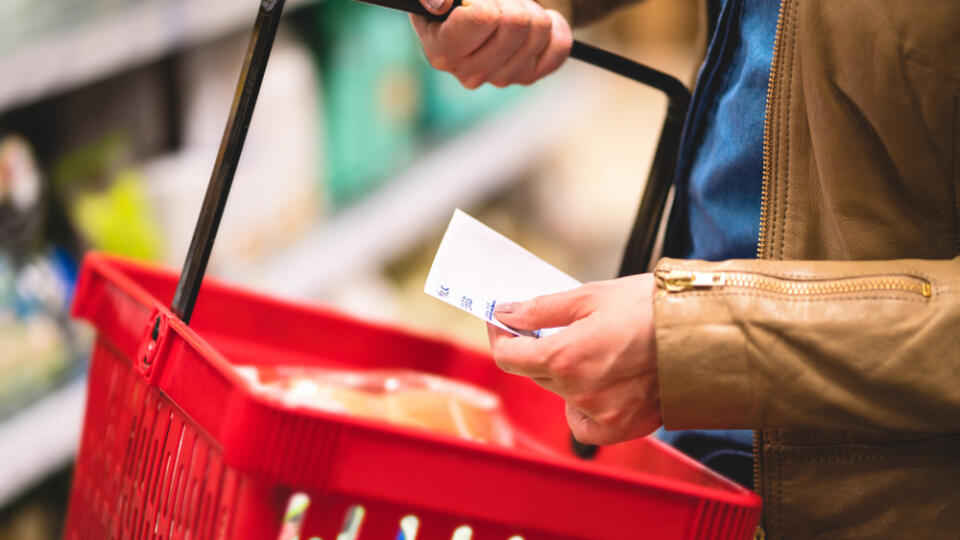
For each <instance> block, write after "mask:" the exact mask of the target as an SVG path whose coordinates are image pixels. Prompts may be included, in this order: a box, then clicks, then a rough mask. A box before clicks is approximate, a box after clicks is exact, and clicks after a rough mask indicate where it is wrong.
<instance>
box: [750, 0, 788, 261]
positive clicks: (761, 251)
mask: <svg viewBox="0 0 960 540" xmlns="http://www.w3.org/2000/svg"><path fill="white" fill-rule="evenodd" d="M786 4H787V0H780V11H779V13H778V14H777V30H776V33H775V34H774V37H773V56H772V59H771V61H770V75H769V77H768V78H767V102H766V109H765V111H764V115H763V183H762V184H761V186H760V227H759V231H758V233H757V258H758V259H763V258H764V257H765V256H766V251H767V238H766V237H767V220H768V219H769V216H767V212H768V211H769V208H770V175H771V171H770V167H771V164H770V126H771V124H772V122H773V89H774V82H775V81H776V75H777V60H778V58H779V57H780V41H781V34H782V33H783V13H784V11H785V7H786Z"/></svg>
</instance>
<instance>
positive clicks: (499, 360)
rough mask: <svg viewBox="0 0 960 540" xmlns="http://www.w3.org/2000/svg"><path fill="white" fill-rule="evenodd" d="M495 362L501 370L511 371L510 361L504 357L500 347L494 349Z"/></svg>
mask: <svg viewBox="0 0 960 540" xmlns="http://www.w3.org/2000/svg"><path fill="white" fill-rule="evenodd" d="M493 362H494V363H495V364H496V365H497V367H498V368H500V370H501V371H504V372H506V373H511V371H510V369H511V365H510V362H509V361H508V360H507V358H506V357H504V355H503V352H502V351H500V350H499V349H498V348H494V349H493Z"/></svg>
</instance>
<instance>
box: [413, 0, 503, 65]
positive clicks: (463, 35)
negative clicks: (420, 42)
mask: <svg viewBox="0 0 960 540" xmlns="http://www.w3.org/2000/svg"><path fill="white" fill-rule="evenodd" d="M499 19H500V9H499V6H498V4H497V0H473V1H468V2H464V3H463V5H462V6H461V7H458V8H457V9H455V10H453V12H451V13H450V17H448V18H447V20H446V21H445V22H433V21H428V22H427V24H426V27H425V29H426V35H427V39H426V40H424V44H425V46H427V48H428V49H432V51H429V52H433V53H434V54H435V55H437V56H438V57H439V58H449V59H455V60H459V59H463V58H465V57H467V56H469V55H471V54H472V53H473V52H474V51H476V50H477V49H479V48H480V46H481V45H483V44H484V43H486V42H487V40H489V39H490V38H491V36H492V35H493V33H494V32H495V31H496V30H497V26H498V23H499ZM451 67H453V66H450V67H446V68H441V69H445V70H449V69H450V68H451Z"/></svg>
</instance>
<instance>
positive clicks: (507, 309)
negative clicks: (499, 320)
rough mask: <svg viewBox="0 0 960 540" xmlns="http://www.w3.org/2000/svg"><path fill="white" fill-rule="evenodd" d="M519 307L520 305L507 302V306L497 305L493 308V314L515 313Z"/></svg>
mask: <svg viewBox="0 0 960 540" xmlns="http://www.w3.org/2000/svg"><path fill="white" fill-rule="evenodd" d="M519 305H520V304H517V303H516V302H507V303H506V304H497V305H496V306H495V307H494V308H493V312H494V313H513V312H514V311H516V310H517V306H519Z"/></svg>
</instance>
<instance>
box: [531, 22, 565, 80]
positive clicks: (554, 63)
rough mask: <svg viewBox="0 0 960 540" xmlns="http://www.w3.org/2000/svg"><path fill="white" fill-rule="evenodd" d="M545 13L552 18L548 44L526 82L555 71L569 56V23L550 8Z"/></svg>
mask: <svg viewBox="0 0 960 540" xmlns="http://www.w3.org/2000/svg"><path fill="white" fill-rule="evenodd" d="M547 14H548V15H550V17H551V18H552V19H553V26H552V28H551V36H550V45H549V46H548V47H547V48H546V49H545V50H544V51H543V53H542V54H541V55H540V58H539V60H538V61H537V66H536V68H535V69H534V71H533V73H532V75H531V78H532V79H531V80H528V81H527V82H526V83H527V84H529V83H532V82H533V81H536V80H538V79H540V78H542V77H544V76H546V75H549V74H550V73H553V72H554V71H556V70H557V69H558V68H559V67H560V66H561V65H563V62H564V61H565V60H566V59H567V57H569V56H570V48H571V47H572V46H573V34H572V33H571V31H570V24H569V23H567V20H566V19H564V18H563V15H560V14H559V13H558V12H556V11H554V10H552V9H551V10H547Z"/></svg>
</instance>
